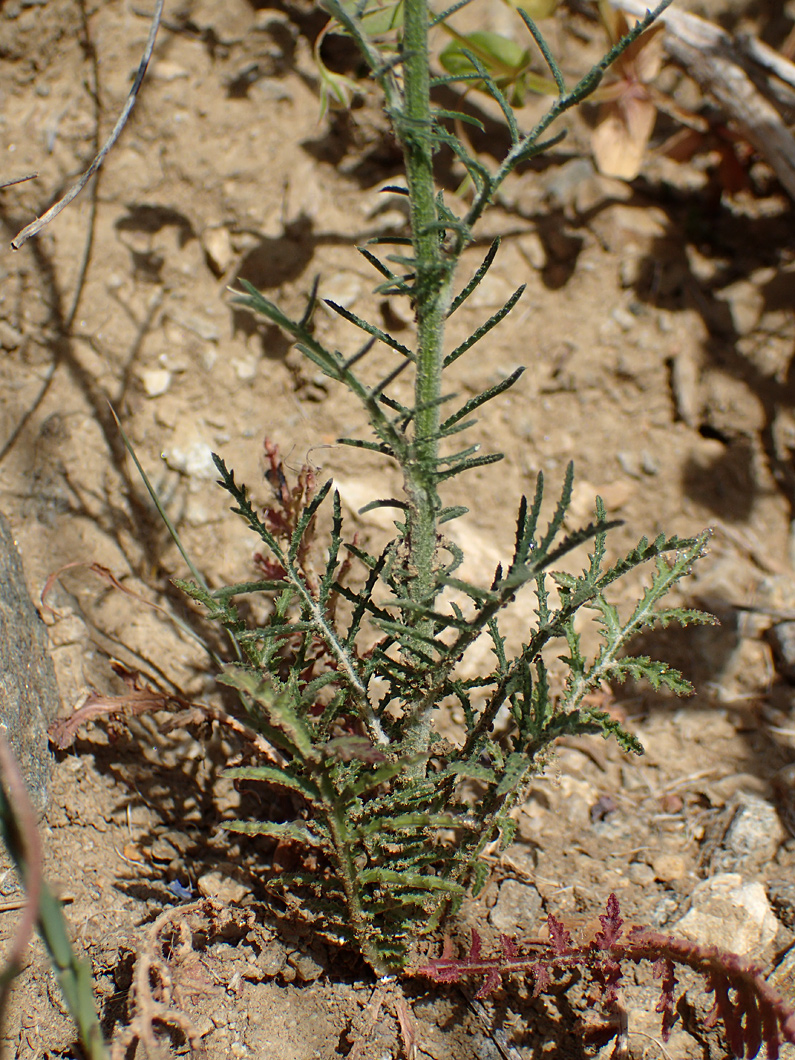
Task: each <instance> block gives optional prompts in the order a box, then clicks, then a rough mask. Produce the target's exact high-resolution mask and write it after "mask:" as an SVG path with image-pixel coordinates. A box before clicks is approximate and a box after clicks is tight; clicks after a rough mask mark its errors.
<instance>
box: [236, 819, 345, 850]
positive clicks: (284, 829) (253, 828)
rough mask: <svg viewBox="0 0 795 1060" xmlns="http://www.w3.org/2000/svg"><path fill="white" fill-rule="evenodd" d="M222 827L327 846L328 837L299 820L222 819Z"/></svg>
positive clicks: (245, 832)
mask: <svg viewBox="0 0 795 1060" xmlns="http://www.w3.org/2000/svg"><path fill="white" fill-rule="evenodd" d="M223 827H224V828H225V829H227V831H229V832H242V833H243V835H269V836H272V837H273V838H274V839H279V840H282V841H286V842H293V843H300V844H301V845H302V846H309V847H322V848H327V847H328V846H329V839H328V837H325V836H319V835H317V834H316V833H315V832H312V831H310V829H309V828H308V827H307V826H306V825H305V824H302V823H301V822H300V821H287V822H286V823H284V824H278V823H277V822H275V821H224V823H223Z"/></svg>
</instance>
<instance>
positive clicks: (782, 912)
mask: <svg viewBox="0 0 795 1060" xmlns="http://www.w3.org/2000/svg"><path fill="white" fill-rule="evenodd" d="M767 892H768V894H769V895H770V901H771V903H772V905H773V909H774V910H775V913H776V916H777V917H778V919H779V920H780V921H781V923H782V924H783V925H784V927H787V928H795V880H791V879H775V880H770V882H769V883H768V885H767Z"/></svg>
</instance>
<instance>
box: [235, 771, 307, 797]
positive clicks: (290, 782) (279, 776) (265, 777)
mask: <svg viewBox="0 0 795 1060" xmlns="http://www.w3.org/2000/svg"><path fill="white" fill-rule="evenodd" d="M223 776H225V777H228V778H229V779H231V780H258V781H262V782H263V783H265V784H273V785H274V786H275V787H279V788H287V789H288V790H290V791H297V792H298V793H299V794H301V795H303V796H304V798H305V799H307V800H308V801H309V802H312V803H319V802H322V797H321V794H320V789H319V788H318V787H317V785H316V784H313V783H312V781H311V780H307V779H306V778H305V777H297V776H294V775H293V774H292V773H287V772H286V771H285V770H283V769H279V768H278V767H276V766H235V767H234V768H232V769H225V770H224V772H223Z"/></svg>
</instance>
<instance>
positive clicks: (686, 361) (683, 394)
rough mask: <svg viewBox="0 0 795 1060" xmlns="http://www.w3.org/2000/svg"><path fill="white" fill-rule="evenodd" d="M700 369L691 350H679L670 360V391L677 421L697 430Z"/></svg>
mask: <svg viewBox="0 0 795 1060" xmlns="http://www.w3.org/2000/svg"><path fill="white" fill-rule="evenodd" d="M699 377H700V369H699V364H698V359H697V358H696V355H695V354H694V353H693V351H692V350H689V349H685V350H679V352H678V353H676V354H675V355H674V356H673V357H672V358H671V390H672V392H673V398H674V406H675V408H676V414H677V416H678V417H679V419H680V420H681V421H682V422H683V423H686V424H687V426H688V427H692V428H693V429H695V428H697V427H698V425H699V421H700V420H701V407H702V399H701V394H700V387H699Z"/></svg>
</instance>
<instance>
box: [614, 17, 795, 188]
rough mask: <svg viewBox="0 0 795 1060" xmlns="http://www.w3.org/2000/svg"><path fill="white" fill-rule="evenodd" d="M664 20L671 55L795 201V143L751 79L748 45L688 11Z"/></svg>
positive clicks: (750, 60)
mask: <svg viewBox="0 0 795 1060" xmlns="http://www.w3.org/2000/svg"><path fill="white" fill-rule="evenodd" d="M618 2H619V7H621V8H622V9H623V10H624V11H627V12H629V13H630V14H632V15H636V16H638V17H640V18H642V17H643V16H644V15H645V14H646V3H645V0H618ZM660 20H661V21H662V22H663V23H664V25H665V31H666V32H665V46H666V48H667V50H668V53H669V54H670V55H671V56H672V57H673V58H674V59H675V60H676V61H677V62H678V63H679V64H680V65H681V66H683V67H684V69H685V70H686V71H687V72H688V74H689V75H690V76H691V77H692V78H693V80H694V81H696V82H698V84H699V85H700V86H701V88H702V89H704V91H705V92H709V93H710V95H712V96H713V97H714V98H715V99H716V100H717V101H718V103H719V104H720V105H721V107H723V109H724V111H725V112H726V114H727V115H728V116H729V117H730V118H731V119H732V120H733V121H734V122H736V124H737V126H738V127H739V129H740V131H741V132H742V134H743V136H744V137H745V138H746V139H747V140H748V142H749V143H751V144H753V146H754V147H755V148H756V149H757V151H759V153H760V154H761V155H763V156H764V157H765V159H766V160H767V162H768V164H769V165H770V166H771V168H772V169H773V171H774V172H775V174H776V176H777V177H778V179H779V180H780V181H781V183H782V185H783V186H784V188H785V189H786V190H787V192H788V193H789V195H790V196H791V197H792V198H793V199H795V139H793V136H792V134H791V133H790V131H789V129H788V128H787V126H786V124H785V122H784V120H783V119H782V117H781V115H780V114H779V112H778V111H777V110H776V108H775V107H774V106H773V104H772V103H770V101H769V100H768V99H766V98H765V96H764V95H763V94H762V93H761V92H760V90H759V89H758V88H757V87H756V85H755V84H754V82H753V81H752V80H751V77H750V76H749V74H748V72H747V69H746V67H749V66H752V65H753V61H752V58H751V56H750V54H749V53H748V49H747V44H746V47H745V48H743V47H742V46H741V44H742V42H741V41H735V40H734V38H732V37H731V36H730V34H728V33H726V32H725V30H722V29H720V28H719V27H718V26H714V25H713V24H712V23H711V22H707V21H706V19H703V18H698V17H697V16H696V15H691V14H689V13H688V12H687V11H676V10H673V9H671V8H668V10H667V11H665V12H664V13H663V14H662V15H661V16H660ZM779 65H780V64H779ZM779 76H780V75H779Z"/></svg>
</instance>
